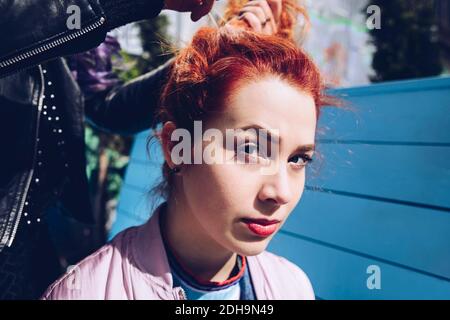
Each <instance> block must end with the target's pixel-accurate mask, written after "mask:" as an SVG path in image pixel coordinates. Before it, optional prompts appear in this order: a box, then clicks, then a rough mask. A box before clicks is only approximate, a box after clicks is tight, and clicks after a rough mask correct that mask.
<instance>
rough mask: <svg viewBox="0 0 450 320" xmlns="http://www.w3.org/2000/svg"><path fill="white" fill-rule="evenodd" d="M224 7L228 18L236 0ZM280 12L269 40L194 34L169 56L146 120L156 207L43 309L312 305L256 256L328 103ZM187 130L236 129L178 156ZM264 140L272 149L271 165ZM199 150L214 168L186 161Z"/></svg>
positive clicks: (282, 214) (293, 280)
mask: <svg viewBox="0 0 450 320" xmlns="http://www.w3.org/2000/svg"><path fill="white" fill-rule="evenodd" d="M230 3H231V4H230V6H229V11H231V12H234V11H236V10H241V9H242V4H243V3H245V1H231V2H230ZM282 4H283V8H282V12H281V17H280V21H279V24H278V30H277V32H276V34H274V35H264V34H261V33H256V32H254V31H251V30H248V28H247V27H246V26H245V23H244V22H243V21H238V22H237V23H236V25H235V26H234V27H233V28H234V29H233V30H230V28H231V27H230V25H228V26H227V27H224V28H219V29H213V28H202V29H200V30H199V31H198V32H197V33H196V34H195V35H194V37H193V40H192V43H191V44H190V45H189V46H188V47H187V48H185V49H183V50H182V51H181V52H180V53H179V54H178V55H177V57H176V60H175V62H174V64H173V65H172V67H171V70H170V72H169V79H168V82H167V84H166V86H165V89H164V91H163V96H162V100H161V104H160V107H159V109H158V112H157V114H156V118H155V119H156V120H157V122H159V121H161V122H162V123H163V124H164V125H163V127H162V129H161V131H158V132H157V133H156V135H155V137H157V138H158V139H159V140H160V141H161V145H162V149H163V153H164V159H165V162H164V164H163V168H162V170H163V181H162V183H161V184H160V185H158V186H157V187H156V189H155V190H158V191H159V192H161V193H162V195H163V196H164V200H165V201H164V202H163V203H161V204H160V205H159V206H158V207H157V208H156V209H155V210H154V212H153V214H152V216H151V218H150V219H149V220H148V222H147V223H145V224H144V225H142V226H139V227H132V228H129V229H127V230H125V231H123V232H121V233H120V234H119V235H117V236H116V237H115V238H114V239H113V240H112V241H111V243H109V244H107V245H106V246H104V247H103V248H102V249H100V250H99V251H97V252H96V253H94V254H93V255H91V256H90V257H88V258H86V259H85V260H83V261H82V262H80V263H79V264H78V265H77V266H76V267H75V268H74V269H73V270H72V271H71V272H69V273H68V274H66V275H65V276H64V277H62V278H61V279H60V280H59V281H57V282H55V283H54V284H53V285H52V286H50V287H49V289H48V290H47V292H46V293H45V294H44V296H43V299H176V300H179V299H189V300H196V299H208V300H215V299H225V300H233V299H235V300H239V299H240V300H265V299H314V298H315V296H314V291H313V288H312V285H311V283H310V281H309V279H308V277H307V275H306V274H305V273H304V272H303V271H302V270H301V269H300V268H299V267H298V266H296V265H295V264H293V263H292V262H290V261H288V260H287V259H286V258H283V257H280V256H277V255H275V254H273V253H270V252H268V251H266V247H267V246H268V244H269V242H270V241H271V240H272V238H273V237H274V235H275V234H276V232H277V231H279V230H280V229H281V227H282V226H283V224H284V223H285V222H286V220H287V218H288V216H289V214H290V213H291V212H292V210H293V209H294V208H295V206H296V205H297V204H298V202H299V200H300V198H301V196H302V192H303V189H304V185H305V167H306V166H307V165H308V163H309V162H311V160H312V157H313V154H314V142H315V133H316V125H317V120H318V118H319V115H320V108H321V107H322V106H324V105H325V104H327V102H328V97H327V96H326V95H324V92H323V90H324V87H323V82H322V78H321V75H320V73H319V71H318V69H317V67H316V66H315V64H314V63H313V61H312V59H311V58H310V57H309V56H308V55H307V54H306V53H305V52H304V51H303V50H302V49H301V48H299V47H298V46H297V45H296V44H295V42H294V41H293V36H292V34H293V28H294V26H295V22H296V17H297V16H298V13H302V14H303V15H304V17H306V12H305V11H304V9H303V8H301V7H299V6H298V5H297V4H296V3H295V2H294V1H289V0H284V1H282ZM244 11H245V10H244ZM260 13H261V15H263V14H264V11H261V12H260ZM244 14H245V13H244ZM262 18H263V19H265V20H264V21H265V22H266V23H269V22H270V20H271V19H272V17H267V16H265V17H264V16H262ZM195 121H200V123H201V125H202V128H203V130H204V131H205V132H206V130H208V129H215V130H216V131H215V132H216V133H221V134H222V136H227V135H228V133H229V132H230V131H229V130H230V129H232V130H234V131H232V133H233V135H232V137H233V140H232V142H233V143H232V144H231V146H230V145H229V144H228V143H226V144H225V143H224V141H223V140H222V139H209V140H208V139H202V140H199V139H194V140H193V141H192V142H191V143H189V144H188V146H189V147H188V148H187V149H183V150H182V151H183V153H184V152H186V154H183V155H181V154H180V157H179V158H177V157H176V156H174V155H175V154H176V149H178V148H179V145H178V144H176V143H175V141H172V140H173V138H174V135H172V134H175V135H179V134H182V133H189V134H190V136H191V137H193V136H195V134H196V133H195V132H194V131H195V130H197V128H196V125H195V124H196V123H198V122H195ZM175 130H179V131H175ZM269 132H270V133H271V136H270V139H269V140H270V143H269V145H270V148H272V147H273V149H276V150H277V151H270V155H269V154H268V152H267V151H268V150H264V148H265V146H266V145H267V139H266V138H267V137H269ZM261 133H263V135H261ZM264 136H265V137H266V138H264ZM278 136H279V137H278ZM227 137H228V136H227ZM261 137H263V138H261ZM183 142H186V141H183ZM275 142H276V143H278V145H277V144H275ZM275 146H277V147H276V148H275ZM175 147H177V148H175ZM199 149H200V150H207V149H208V150H214V154H215V155H216V154H220V155H221V156H222V158H221V160H223V161H216V162H213V163H210V162H209V163H205V161H200V163H199V162H197V161H192V157H191V155H190V154H191V153H192V154H195V152H196V150H199ZM191 151H192V152H191ZM201 152H202V153H201V155H204V153H203V151H201ZM218 158H219V157H218ZM180 159H182V160H183V162H182V163H179V161H178V160H180ZM216 160H217V158H216ZM269 168H271V169H274V170H266V171H265V170H264V169H269Z"/></svg>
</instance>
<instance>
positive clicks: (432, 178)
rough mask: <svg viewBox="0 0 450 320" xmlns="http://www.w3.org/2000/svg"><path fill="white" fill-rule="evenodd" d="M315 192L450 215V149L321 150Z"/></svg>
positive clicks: (313, 172)
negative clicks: (338, 193)
mask: <svg viewBox="0 0 450 320" xmlns="http://www.w3.org/2000/svg"><path fill="white" fill-rule="evenodd" d="M317 151H318V152H319V154H320V155H319V156H318V157H316V159H315V160H316V161H315V162H316V163H314V165H313V166H312V167H311V168H309V169H308V172H307V184H308V185H309V186H313V187H318V188H325V189H333V190H339V191H346V192H352V193H356V194H363V195H370V196H376V197H383V198H387V199H395V200H403V201H409V202H413V203H418V204H425V205H429V206H439V207H444V208H448V210H449V211H450V147H429V146H391V145H363V144H354V145H348V144H319V145H318V147H317Z"/></svg>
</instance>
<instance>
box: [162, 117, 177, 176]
mask: <svg viewBox="0 0 450 320" xmlns="http://www.w3.org/2000/svg"><path fill="white" fill-rule="evenodd" d="M176 128H177V127H176V125H175V123H173V122H172V121H167V122H166V123H164V125H163V128H162V130H161V146H162V150H163V153H164V159H165V160H166V162H167V164H168V165H169V167H170V168H171V169H173V168H174V167H176V164H175V163H174V162H173V161H172V156H171V152H172V148H173V147H174V145H175V144H176V143H177V142H176V141H172V140H171V137H172V133H173V131H174V130H175V129H176Z"/></svg>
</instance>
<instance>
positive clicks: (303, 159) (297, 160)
mask: <svg viewBox="0 0 450 320" xmlns="http://www.w3.org/2000/svg"><path fill="white" fill-rule="evenodd" d="M291 161H292V162H294V164H296V165H297V166H301V167H304V166H306V165H307V164H308V163H310V162H312V161H313V159H312V158H311V157H310V156H308V155H307V154H299V155H296V156H294V157H292V158H291Z"/></svg>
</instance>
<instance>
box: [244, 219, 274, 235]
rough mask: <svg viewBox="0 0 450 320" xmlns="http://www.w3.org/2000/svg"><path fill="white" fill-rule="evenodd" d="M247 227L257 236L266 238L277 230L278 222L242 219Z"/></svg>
mask: <svg viewBox="0 0 450 320" xmlns="http://www.w3.org/2000/svg"><path fill="white" fill-rule="evenodd" d="M242 221H243V222H244V223H245V224H246V225H247V227H248V228H249V229H250V231H252V232H253V233H255V234H257V235H258V236H262V237H267V236H270V235H271V234H272V233H274V232H275V231H276V230H277V227H278V224H279V223H280V221H279V220H265V219H242Z"/></svg>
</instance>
